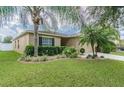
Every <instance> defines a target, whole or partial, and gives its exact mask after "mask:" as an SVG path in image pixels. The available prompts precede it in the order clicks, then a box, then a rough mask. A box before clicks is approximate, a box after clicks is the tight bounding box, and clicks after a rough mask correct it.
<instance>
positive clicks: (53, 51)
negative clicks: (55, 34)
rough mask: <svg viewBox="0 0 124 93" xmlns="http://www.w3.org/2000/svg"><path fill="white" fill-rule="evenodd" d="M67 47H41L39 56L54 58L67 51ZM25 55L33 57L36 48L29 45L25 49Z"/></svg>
mask: <svg viewBox="0 0 124 93" xmlns="http://www.w3.org/2000/svg"><path fill="white" fill-rule="evenodd" d="M65 48H66V47H65V46H39V47H38V55H39V56H42V55H48V56H53V55H57V54H62V52H63V50H64V49H65ZM25 54H26V56H33V55H34V46H32V45H28V46H26V48H25Z"/></svg>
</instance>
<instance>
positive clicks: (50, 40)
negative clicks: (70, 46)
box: [39, 37, 54, 46]
mask: <svg viewBox="0 0 124 93" xmlns="http://www.w3.org/2000/svg"><path fill="white" fill-rule="evenodd" d="M39 45H43V46H53V45H54V38H47V37H39Z"/></svg>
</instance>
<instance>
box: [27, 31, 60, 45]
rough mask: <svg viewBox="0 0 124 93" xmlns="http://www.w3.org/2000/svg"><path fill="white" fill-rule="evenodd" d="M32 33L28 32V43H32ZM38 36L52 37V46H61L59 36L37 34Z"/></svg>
mask: <svg viewBox="0 0 124 93" xmlns="http://www.w3.org/2000/svg"><path fill="white" fill-rule="evenodd" d="M33 36H34V35H33V34H31V33H30V34H29V44H31V45H34V37H33ZM38 37H48V38H54V46H61V38H60V37H54V36H48V35H39V36H38ZM38 44H39V38H38Z"/></svg>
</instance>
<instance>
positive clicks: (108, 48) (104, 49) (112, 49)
mask: <svg viewBox="0 0 124 93" xmlns="http://www.w3.org/2000/svg"><path fill="white" fill-rule="evenodd" d="M115 51H116V45H114V44H108V45H106V46H103V47H102V52H103V53H110V52H115Z"/></svg>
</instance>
